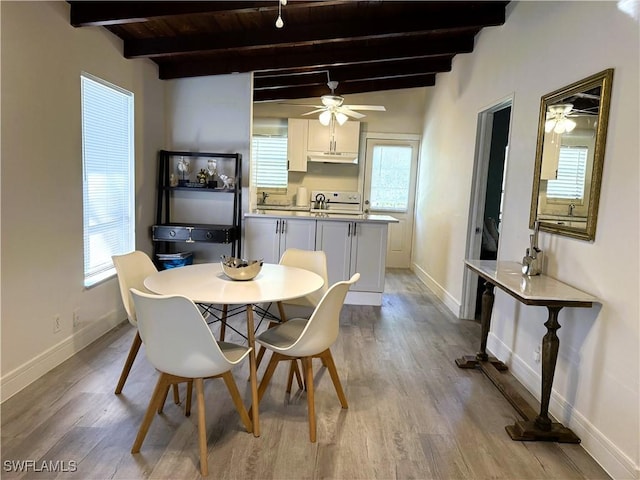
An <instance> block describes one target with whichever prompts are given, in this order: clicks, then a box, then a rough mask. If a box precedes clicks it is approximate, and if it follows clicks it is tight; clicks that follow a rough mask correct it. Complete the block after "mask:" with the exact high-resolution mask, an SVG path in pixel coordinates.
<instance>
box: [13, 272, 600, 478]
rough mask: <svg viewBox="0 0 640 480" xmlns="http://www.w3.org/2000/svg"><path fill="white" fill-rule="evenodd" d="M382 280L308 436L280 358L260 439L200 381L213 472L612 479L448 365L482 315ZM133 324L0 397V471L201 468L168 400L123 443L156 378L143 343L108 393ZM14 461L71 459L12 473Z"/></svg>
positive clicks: (399, 276) (241, 374)
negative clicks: (533, 435) (521, 431)
mask: <svg viewBox="0 0 640 480" xmlns="http://www.w3.org/2000/svg"><path fill="white" fill-rule="evenodd" d="M386 286H387V288H386V292H387V293H386V294H385V296H384V304H383V306H382V307H366V306H364V307H363V306H345V307H344V309H343V311H342V316H341V332H340V337H339V339H338V342H337V343H336V344H335V345H334V347H333V348H332V351H333V355H334V358H335V361H336V364H337V367H338V372H339V374H340V376H341V379H342V383H343V386H344V389H345V393H346V396H347V399H348V401H349V408H348V409H346V410H343V409H341V408H340V404H339V402H338V398H337V396H336V393H335V391H334V389H333V386H332V384H331V380H330V378H329V376H328V374H327V373H326V371H324V369H323V368H322V367H321V366H320V364H319V363H318V364H316V365H315V370H316V372H317V375H316V382H315V383H316V397H315V401H316V414H317V420H318V442H317V443H315V444H312V443H310V442H309V437H308V427H307V416H306V415H307V410H306V397H305V394H304V392H301V391H296V389H295V382H294V390H293V391H292V394H291V396H287V394H286V393H285V383H286V373H287V372H286V370H287V369H286V368H285V367H284V366H282V365H281V366H280V367H279V369H278V370H277V371H276V374H275V375H274V378H273V381H272V383H271V385H270V386H269V388H268V390H267V393H266V394H265V397H264V399H263V401H262V403H261V405H260V420H261V430H262V435H261V437H260V438H254V437H253V436H252V435H251V434H249V433H247V432H246V431H245V430H244V429H243V427H242V423H241V421H240V419H239V418H238V414H237V412H236V410H235V408H234V407H233V404H232V402H231V400H230V398H229V395H228V393H227V391H226V389H225V386H224V383H223V382H222V380H210V381H208V382H205V388H206V390H205V395H206V396H205V398H206V405H207V406H206V416H207V429H208V447H209V450H208V451H209V476H208V478H212V479H225V478H234V479H245V478H246V479H321V478H327V479H330V478H333V479H393V478H400V479H542V478H544V479H585V478H599V479H600V478H609V477H608V476H607V474H606V473H605V472H604V471H603V470H602V469H601V468H600V467H599V466H598V465H597V463H596V462H595V461H594V460H593V459H592V458H591V457H589V455H587V453H586V452H585V451H584V450H583V449H582V448H581V447H580V446H579V445H569V444H556V443H542V442H535V443H527V442H514V441H512V440H511V439H510V438H509V436H508V435H507V433H506V432H505V430H504V427H505V425H508V424H510V423H513V422H514V420H516V419H517V413H516V412H515V411H514V410H513V408H512V407H511V406H510V405H509V404H508V403H507V401H506V400H505V399H504V398H503V397H502V395H501V394H500V393H499V392H498V390H497V389H496V388H495V387H494V386H493V384H491V382H490V381H489V380H488V379H487V378H486V377H485V376H484V375H483V374H482V373H481V372H479V371H474V370H460V369H458V368H457V367H456V365H455V363H454V359H455V358H456V357H458V356H460V355H462V354H470V353H473V352H475V351H476V350H477V347H478V343H479V340H478V339H479V325H478V324H477V323H476V322H474V321H470V320H458V319H456V318H455V317H454V316H453V315H451V314H450V313H449V312H448V311H447V310H446V308H445V307H444V306H443V305H442V304H440V302H439V301H438V300H437V299H436V298H435V297H434V296H433V295H432V294H431V293H430V292H429V291H428V290H426V289H425V287H424V286H423V285H422V284H421V283H420V282H419V281H418V280H417V278H416V277H415V276H414V275H413V274H412V273H411V272H409V271H408V270H389V271H388V272H387V281H386ZM237 322H238V323H239V325H238V326H239V327H242V321H241V320H240V319H238V320H237ZM216 329H217V327H216ZM133 334H134V331H133V329H132V328H131V327H130V326H129V324H128V323H124V324H122V326H120V327H118V328H116V329H115V330H113V331H111V332H109V333H108V334H107V335H105V336H104V337H102V338H100V339H99V340H98V341H96V342H95V343H93V344H92V345H90V346H89V347H87V348H86V349H84V350H83V351H81V352H80V353H78V354H77V355H75V356H74V357H73V358H71V359H69V360H68V361H66V362H65V363H64V364H62V365H60V366H58V367H57V368H55V369H54V370H53V371H51V372H50V373H48V374H47V375H45V376H44V377H43V378H41V379H40V380H38V381H37V382H35V383H34V384H32V385H30V386H29V387H27V388H26V389H24V390H23V391H21V392H20V393H18V394H17V395H15V396H14V397H12V398H11V399H9V400H7V401H6V402H5V403H4V404H3V405H2V410H1V413H2V466H3V470H2V472H1V476H2V478H7V479H8V478H64V479H67V478H68V479H71V478H80V479H110V478H118V479H138V478H164V479H189V478H194V479H197V478H200V474H199V463H198V443H197V442H198V439H197V425H196V422H197V414H195V413H196V412H194V414H193V415H192V416H191V417H189V418H187V417H185V416H184V413H183V408H182V407H181V406H179V405H175V404H174V403H173V402H172V401H171V399H169V400H168V401H167V404H166V406H165V408H164V413H163V414H161V415H157V416H156V417H155V419H154V421H153V423H152V425H151V428H150V430H149V433H148V435H147V438H146V440H145V442H144V444H143V445H142V450H141V452H140V454H136V455H131V454H130V453H129V451H130V449H131V445H132V443H133V440H134V438H135V435H136V432H137V429H138V426H139V424H140V421H141V420H142V417H143V414H144V412H145V409H146V406H147V403H148V401H149V398H150V396H151V393H152V391H153V387H154V384H155V381H156V379H157V373H156V372H155V371H154V370H153V368H151V367H150V365H149V363H148V362H147V360H146V358H145V356H144V353H143V352H144V347H143V348H142V349H141V351H140V354H139V355H138V358H137V359H136V362H135V364H134V367H133V369H132V371H131V374H130V376H129V379H128V381H127V383H126V385H125V387H124V390H123V393H122V394H121V395H114V393H113V390H114V388H115V385H116V382H117V380H118V376H119V374H120V370H121V368H122V364H123V362H124V359H125V356H126V354H127V351H128V348H129V345H130V342H131V338H132V336H133ZM232 340H234V339H233V338H232ZM235 340H237V339H235ZM265 365H266V362H264V364H263V365H262V368H261V370H262V369H264V368H265ZM247 375H248V364H246V363H245V364H244V365H243V366H242V367H241V368H236V369H235V370H234V376H235V378H236V381H237V382H238V385H239V387H240V389H241V393H242V395H243V398H244V399H245V403H246V405H247V406H248V405H249V398H250V394H249V383H248V382H247ZM181 396H182V398H184V387H182V388H181ZM195 408H196V407H195V406H194V410H195ZM18 460H35V461H36V466H38V467H39V468H41V467H42V462H43V461H49V460H50V461H52V462H55V461H62V462H65V463H63V464H61V465H62V466H65V467H67V469H69V468H68V467H69V466H70V465H69V462H71V461H73V462H76V463H77V469H76V471H75V472H63V473H53V472H46V471H44V472H38V473H36V472H34V471H32V470H31V471H29V472H26V473H25V472H22V473H18V472H11V471H8V469H7V468H6V467H7V462H11V461H18Z"/></svg>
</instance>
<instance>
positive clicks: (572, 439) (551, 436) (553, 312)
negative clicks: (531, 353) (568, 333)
mask: <svg viewBox="0 0 640 480" xmlns="http://www.w3.org/2000/svg"><path fill="white" fill-rule="evenodd" d="M547 309H548V310H549V318H548V320H547V321H546V322H545V324H544V326H545V327H547V333H546V334H545V336H544V337H543V338H542V391H541V398H540V413H539V414H538V416H537V417H536V418H535V420H528V421H523V422H516V423H515V424H514V425H510V426H507V427H506V429H507V432H508V433H509V435H511V438H512V439H514V440H546V441H550V442H562V443H580V438H578V436H577V435H576V434H575V433H573V432H572V431H571V430H570V429H569V428H566V427H565V426H564V425H562V424H561V423H554V422H552V421H551V419H550V418H549V400H550V398H551V387H552V385H553V376H554V374H555V370H556V362H557V360H558V349H559V347H560V340H559V339H558V335H556V331H557V330H558V329H559V328H560V324H559V323H558V313H559V312H560V310H561V309H562V307H553V306H548V307H547Z"/></svg>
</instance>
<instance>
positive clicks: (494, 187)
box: [475, 106, 511, 318]
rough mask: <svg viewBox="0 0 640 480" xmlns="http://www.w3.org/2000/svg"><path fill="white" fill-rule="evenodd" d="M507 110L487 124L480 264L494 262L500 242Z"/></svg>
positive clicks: (500, 112) (509, 109)
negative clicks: (483, 261)
mask: <svg viewBox="0 0 640 480" xmlns="http://www.w3.org/2000/svg"><path fill="white" fill-rule="evenodd" d="M510 118H511V106H508V107H506V108H503V109H502V110H498V111H496V112H494V113H493V121H492V124H491V147H490V150H489V168H488V171H487V189H486V194H485V198H484V222H483V225H482V247H481V249H480V259H481V260H495V259H496V258H497V255H498V243H499V240H500V222H501V221H502V198H503V193H504V164H505V159H506V158H507V148H508V144H509V121H510ZM483 290H484V285H483V284H482V282H478V294H477V297H476V312H475V317H476V318H479V316H480V306H481V303H482V302H481V300H482V291H483Z"/></svg>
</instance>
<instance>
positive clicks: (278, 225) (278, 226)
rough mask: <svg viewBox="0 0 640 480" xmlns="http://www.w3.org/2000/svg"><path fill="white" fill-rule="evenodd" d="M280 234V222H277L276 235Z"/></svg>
mask: <svg viewBox="0 0 640 480" xmlns="http://www.w3.org/2000/svg"><path fill="white" fill-rule="evenodd" d="M278 233H280V220H276V235H277V234H278Z"/></svg>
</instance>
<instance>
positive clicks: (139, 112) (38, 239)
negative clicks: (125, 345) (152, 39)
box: [0, 2, 164, 400]
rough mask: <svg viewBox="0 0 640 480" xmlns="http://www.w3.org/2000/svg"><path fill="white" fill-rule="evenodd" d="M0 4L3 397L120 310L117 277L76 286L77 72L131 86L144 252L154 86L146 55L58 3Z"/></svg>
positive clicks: (157, 113)
mask: <svg viewBox="0 0 640 480" xmlns="http://www.w3.org/2000/svg"><path fill="white" fill-rule="evenodd" d="M0 8H1V12H2V15H1V16H2V18H1V22H2V24H1V25H2V30H1V48H2V51H1V59H2V85H1V89H2V90H1V97H2V99H1V102H2V103H1V108H2V183H1V192H2V220H1V221H2V266H1V272H2V280H3V281H2V288H1V294H2V370H1V372H2V399H3V400H4V399H6V398H8V397H9V396H11V395H13V394H14V393H15V392H16V391H18V390H20V389H21V388H23V387H24V386H26V385H28V384H29V383H30V382H31V381H33V380H35V379H36V378H38V377H39V376H41V375H42V374H44V373H46V372H47V371H48V370H50V369H51V368H53V367H55V366H56V365H58V364H59V363H60V362H62V361H63V360H65V359H66V358H68V357H69V356H71V355H73V354H74V353H75V352H77V351H79V350H80V349H82V348H83V347H84V346H86V345H87V344H88V343H90V342H91V341H92V340H94V339H95V338H97V337H98V336H100V335H101V334H103V333H104V332H106V331H107V330H109V329H110V328H112V327H113V326H114V325H116V324H117V323H120V322H122V321H124V320H125V318H126V316H125V313H124V310H123V308H122V306H121V300H120V294H119V291H118V285H117V282H116V281H115V279H112V280H108V281H106V282H104V283H102V284H100V285H97V286H96V287H94V288H91V289H84V288H83V253H82V252H83V238H82V153H81V127H80V74H81V72H83V71H85V72H88V73H91V74H93V75H96V76H98V77H100V78H103V79H105V80H107V81H109V82H112V83H114V84H116V85H119V86H121V87H123V88H125V89H127V90H129V91H131V92H133V93H134V95H135V130H136V149H135V155H136V205H137V208H136V228H137V235H136V237H137V248H139V249H142V250H146V251H150V242H149V235H148V227H149V225H150V224H151V223H153V218H154V216H153V215H154V211H153V209H154V205H155V193H154V192H155V185H154V183H155V178H156V177H155V172H156V152H157V150H158V149H159V148H161V146H162V141H163V133H164V93H163V84H162V82H160V81H159V80H158V79H157V70H156V68H155V66H154V65H153V64H152V63H151V62H148V61H142V60H135V61H132V60H125V59H124V58H123V57H122V46H121V44H120V42H119V41H118V40H117V39H116V38H115V37H114V36H113V35H111V34H109V33H108V32H106V31H105V30H104V29H98V28H84V29H74V28H73V27H71V26H70V25H69V5H68V4H67V3H66V2H1V3H0ZM75 310H77V311H78V312H79V314H80V318H81V324H80V325H79V326H78V327H74V326H73V312H74V311H75ZM54 315H60V319H61V322H62V330H61V332H59V333H57V334H53V317H54Z"/></svg>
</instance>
